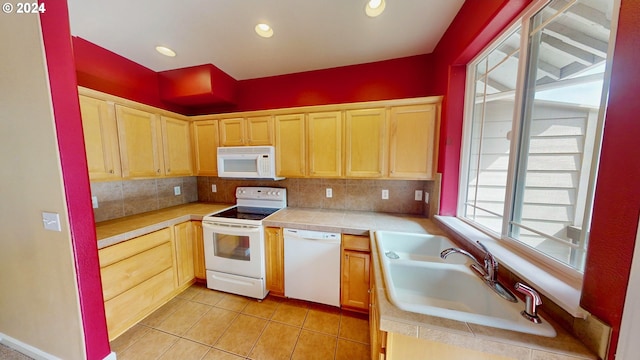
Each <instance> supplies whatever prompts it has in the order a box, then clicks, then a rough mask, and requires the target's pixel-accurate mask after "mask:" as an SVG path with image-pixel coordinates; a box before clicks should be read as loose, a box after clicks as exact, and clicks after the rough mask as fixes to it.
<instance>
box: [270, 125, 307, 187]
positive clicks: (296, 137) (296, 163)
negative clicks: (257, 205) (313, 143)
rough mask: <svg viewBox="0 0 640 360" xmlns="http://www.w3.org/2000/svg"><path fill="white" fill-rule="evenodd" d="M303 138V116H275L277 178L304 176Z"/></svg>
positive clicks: (304, 146) (304, 154)
mask: <svg viewBox="0 0 640 360" xmlns="http://www.w3.org/2000/svg"><path fill="white" fill-rule="evenodd" d="M305 136H306V134H305V121H304V114H294V115H279V116H276V168H277V174H278V176H284V177H304V176H305V173H306V151H305V149H306V141H305Z"/></svg>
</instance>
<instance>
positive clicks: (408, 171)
mask: <svg viewBox="0 0 640 360" xmlns="http://www.w3.org/2000/svg"><path fill="white" fill-rule="evenodd" d="M437 119H438V108H437V106H436V105H412V106H397V107H394V108H391V120H390V121H391V139H390V146H389V148H390V149H389V150H390V151H389V176H390V177H392V178H411V179H433V176H434V169H435V164H436V159H437V141H436V139H437V137H436V131H437V128H438V121H437Z"/></svg>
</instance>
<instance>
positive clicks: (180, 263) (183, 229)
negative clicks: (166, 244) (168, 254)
mask: <svg viewBox="0 0 640 360" xmlns="http://www.w3.org/2000/svg"><path fill="white" fill-rule="evenodd" d="M173 235H174V239H175V249H176V272H177V286H176V287H181V286H183V285H184V284H186V283H189V282H190V281H192V280H193V279H194V278H195V272H194V271H195V270H194V261H193V229H192V226H191V221H185V222H183V223H180V224H177V225H175V226H174V227H173Z"/></svg>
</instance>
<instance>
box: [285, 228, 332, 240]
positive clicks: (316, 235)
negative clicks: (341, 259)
mask: <svg viewBox="0 0 640 360" xmlns="http://www.w3.org/2000/svg"><path fill="white" fill-rule="evenodd" d="M284 236H285V237H286V236H292V237H298V238H302V239H311V240H337V241H340V233H332V232H324V231H313V230H299V229H288V228H285V229H284Z"/></svg>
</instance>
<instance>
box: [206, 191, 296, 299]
mask: <svg viewBox="0 0 640 360" xmlns="http://www.w3.org/2000/svg"><path fill="white" fill-rule="evenodd" d="M236 199H237V200H236V206H234V207H232V208H230V209H227V210H223V211H220V212H217V213H213V214H209V215H206V216H204V217H203V218H202V229H203V239H204V256H205V267H206V270H207V287H208V288H210V289H214V290H220V291H225V292H230V293H234V294H238V295H243V296H249V297H253V298H256V299H264V298H265V296H267V294H268V290H266V284H265V265H264V252H265V251H264V227H263V225H262V220H263V219H264V218H266V217H267V216H269V215H271V214H273V213H274V212H276V211H278V210H280V209H283V208H285V207H287V190H286V189H284V188H272V187H238V188H237V189H236Z"/></svg>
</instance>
